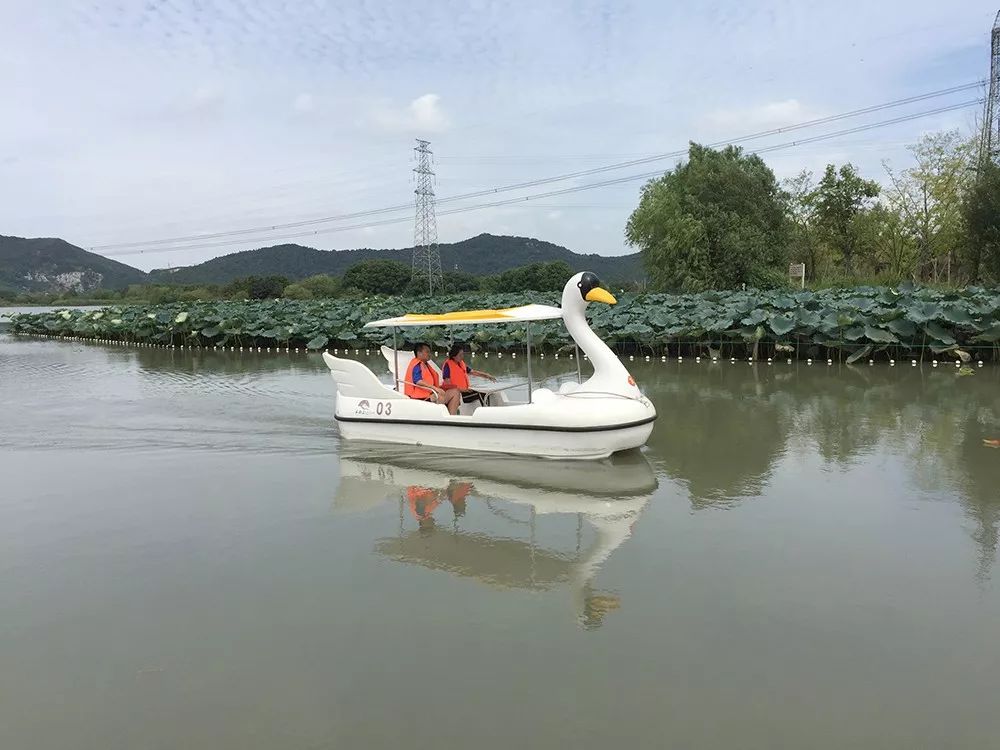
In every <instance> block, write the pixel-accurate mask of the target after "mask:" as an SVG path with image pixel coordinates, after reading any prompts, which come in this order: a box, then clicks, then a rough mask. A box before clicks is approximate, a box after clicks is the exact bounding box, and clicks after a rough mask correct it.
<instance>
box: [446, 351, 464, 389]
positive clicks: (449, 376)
mask: <svg viewBox="0 0 1000 750" xmlns="http://www.w3.org/2000/svg"><path fill="white" fill-rule="evenodd" d="M441 375H442V376H443V377H444V379H445V382H449V383H451V384H452V385H453V386H454V387H455V388H458V390H460V391H467V390H469V371H468V370H467V369H465V363H464V362H456V361H455V360H453V359H451V358H450V357H449V358H448V359H447V360H445V363H444V368H443V369H442V370H441Z"/></svg>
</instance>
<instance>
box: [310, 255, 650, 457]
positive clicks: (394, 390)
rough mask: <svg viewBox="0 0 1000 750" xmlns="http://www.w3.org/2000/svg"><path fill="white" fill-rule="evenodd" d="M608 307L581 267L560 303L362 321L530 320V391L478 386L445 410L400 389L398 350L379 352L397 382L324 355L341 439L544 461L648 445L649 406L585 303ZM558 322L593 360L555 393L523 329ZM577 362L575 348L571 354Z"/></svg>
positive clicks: (393, 324)
mask: <svg viewBox="0 0 1000 750" xmlns="http://www.w3.org/2000/svg"><path fill="white" fill-rule="evenodd" d="M590 302H599V303H605V304H612V305H613V304H615V302H616V300H615V298H614V297H613V296H612V295H611V294H610V293H608V292H607V291H605V290H604V289H602V288H601V286H600V282H599V280H598V279H597V277H596V276H595V275H594V274H592V273H589V272H588V273H578V274H576V275H575V276H573V277H572V278H571V279H570V280H569V281H568V282H567V283H566V286H565V288H564V289H563V294H562V306H561V307H550V306H546V305H525V306H523V307H514V308H508V309H505V310H471V311H465V312H452V313H444V314H441V315H414V314H408V315H403V316H400V317H398V318H389V319H386V320H378V321H374V322H372V323H369V324H368V325H367V326H366V327H367V328H393V329H396V328H405V327H411V326H431V325H445V326H447V325H475V324H484V323H494V324H495V323H512V324H522V325H525V324H526V325H527V326H528V330H529V338H528V347H529V352H528V355H529V356H528V382H527V391H528V397H527V400H526V401H520V402H519V401H516V400H513V399H511V398H510V396H509V389H502V388H501V389H494V390H492V391H491V390H490V389H479V390H482V391H483V392H484V395H485V397H484V401H485V403H482V404H480V403H479V401H478V400H476V401H475V402H474V403H471V404H463V405H462V407H461V409H460V411H459V413H458V414H457V415H455V416H452V415H450V414H449V413H448V409H447V408H446V407H445V406H444V405H443V404H436V403H433V402H430V401H417V400H415V399H411V398H407V397H406V396H405V395H404V394H403V392H402V391H403V381H402V380H401V375H400V373H401V372H404V371H405V360H406V359H408V357H406V358H405V359H404V361H403V364H402V365H400V359H401V354H402V353H398V352H396V351H394V350H392V349H388V348H387V347H385V348H383V353H384V354H385V355H386V357H387V359H388V360H389V362H390V370H392V371H393V372H394V373H395V378H394V382H395V387H390V386H387V385H385V384H384V383H382V382H381V381H380V380H379V378H378V377H377V376H376V375H375V374H374V373H373V372H372V371H371V370H370V369H368V368H367V367H365V366H364V365H363V364H361V363H360V362H357V361H355V360H351V359H343V358H339V357H334V356H332V355H330V354H328V353H324V354H323V359H324V361H325V362H326V364H327V366H328V367H329V368H330V374H331V375H332V376H333V379H334V381H335V382H336V384H337V405H336V410H335V416H336V419H337V423H338V425H339V428H340V434H341V436H342V437H343V438H345V439H348V440H370V441H376V442H383V443H398V444H400V445H409V446H428V447H435V448H449V449H453V450H457V451H461V452H467V451H484V452H492V453H512V454H520V455H532V456H542V457H546V458H576V459H597V458H605V457H607V456H610V455H611V454H612V453H616V452H618V451H623V450H628V449H630V448H638V447H639V446H641V445H643V444H645V442H646V440H647V439H648V438H649V435H650V433H651V432H652V429H653V422H654V421H655V420H656V409H655V408H654V407H653V405H652V404H651V403H650V402H649V400H648V399H647V398H646V397H645V396H643V395H642V392H641V391H640V390H639V387H638V386H637V385H636V382H635V379H634V378H633V377H632V376H631V375H630V374H629V373H628V371H627V370H626V369H625V366H624V365H623V364H622V363H621V361H620V360H619V359H618V357H617V356H615V354H614V352H612V351H611V349H609V348H608V346H607V345H606V344H605V343H604V342H603V341H602V340H601V339H600V337H598V336H597V334H595V333H594V331H593V330H591V328H590V326H589V325H588V324H587V319H586V316H585V314H584V313H585V309H586V306H587V304H588V303H590ZM556 319H561V320H562V321H563V322H564V323H565V325H566V328H567V330H568V331H569V334H570V335H571V336H572V337H573V340H574V341H575V342H576V345H577V347H578V348H579V349H581V350H583V352H584V353H585V354H586V355H587V357H588V359H589V360H590V362H591V363H592V364H593V366H594V374H593V375H592V376H591V377H590V378H589V379H587V380H585V381H583V382H582V383H563V385H562V386H561V387H560V388H559V390H558V391H553V390H550V389H547V388H533V387H532V384H531V356H530V354H531V353H530V346H531V343H530V329H531V322H532V321H537V320H556ZM577 360H578V361H579V354H578V356H577Z"/></svg>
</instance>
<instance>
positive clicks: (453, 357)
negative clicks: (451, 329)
mask: <svg viewBox="0 0 1000 750" xmlns="http://www.w3.org/2000/svg"><path fill="white" fill-rule="evenodd" d="M470 375H475V376H476V377H480V378H486V379H487V380H492V381H493V382H494V383H495V382H496V380H497V379H496V378H495V377H493V376H492V375H490V374H489V373H487V372H480V371H479V370H473V369H472V368H471V367H469V365H467V364H466V362H465V344H463V343H462V342H460V341H456V342H455V343H454V344H452V346H451V349H449V350H448V359H446V360H445V362H444V367H442V368H441V380H442V381H443V382H442V385H443V386H444V387H445V388H449V387H451V388H457V389H458V390H459V391H460V392H461V393H462V398H463V400H464V401H467V402H468V401H475V400H478V401H479V403H482V402H483V397H482V394H481V393H479V391H477V390H474V389H473V388H470V387H469V376H470Z"/></svg>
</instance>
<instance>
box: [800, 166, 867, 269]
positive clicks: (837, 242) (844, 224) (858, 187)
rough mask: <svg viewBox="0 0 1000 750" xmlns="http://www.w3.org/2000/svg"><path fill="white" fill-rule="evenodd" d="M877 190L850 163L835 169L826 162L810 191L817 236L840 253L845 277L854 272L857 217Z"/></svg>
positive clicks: (858, 226)
mask: <svg viewBox="0 0 1000 750" xmlns="http://www.w3.org/2000/svg"><path fill="white" fill-rule="evenodd" d="M878 193H879V184H878V183H877V182H874V181H873V180H866V179H864V178H863V177H861V176H860V175H859V174H858V172H857V170H856V169H855V167H854V165H853V164H845V165H844V166H842V167H841V168H840V170H839V171H838V170H837V168H836V167H835V166H834V165H833V164H827V165H826V171H824V172H823V179H822V180H820V182H819V185H818V186H817V187H816V190H814V191H813V194H812V197H811V201H812V204H813V206H814V209H815V215H816V224H817V227H818V228H819V231H820V234H821V236H822V237H823V238H824V239H825V240H826V241H827V242H829V243H830V245H831V246H832V248H833V249H834V250H836V251H838V252H839V253H840V255H841V258H842V259H843V266H844V271H845V272H846V273H847V274H848V275H849V276H852V275H853V274H854V256H855V253H856V252H857V250H858V249H859V246H860V242H859V240H860V236H861V232H860V231H859V230H860V228H861V227H860V222H859V221H858V218H859V217H860V216H861V215H862V214H863V213H864V212H865V211H866V210H867V209H868V208H870V206H871V205H872V201H873V200H874V199H875V198H876V197H877V196H878Z"/></svg>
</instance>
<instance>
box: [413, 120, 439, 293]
mask: <svg viewBox="0 0 1000 750" xmlns="http://www.w3.org/2000/svg"><path fill="white" fill-rule="evenodd" d="M430 145H431V142H430V141H422V140H420V139H419V138H417V145H416V146H414V148H413V153H414V156H415V157H416V161H417V166H415V167H414V168H413V173H414V175H415V178H416V183H417V187H416V189H415V190H414V191H413V192H414V193H415V194H416V201H415V203H416V209H417V213H416V220H415V221H414V224H413V280H414V281H416V282H418V283H419V284H423V283H424V282H425V281H426V282H427V293H428V294H433V293H434V290H435V289H438V290H440V289H441V288H442V284H443V279H442V274H441V252H440V251H439V250H438V245H437V238H438V230H437V216H436V215H435V213H434V170H433V169H431V156H433V152H432V151H431V149H430Z"/></svg>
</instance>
